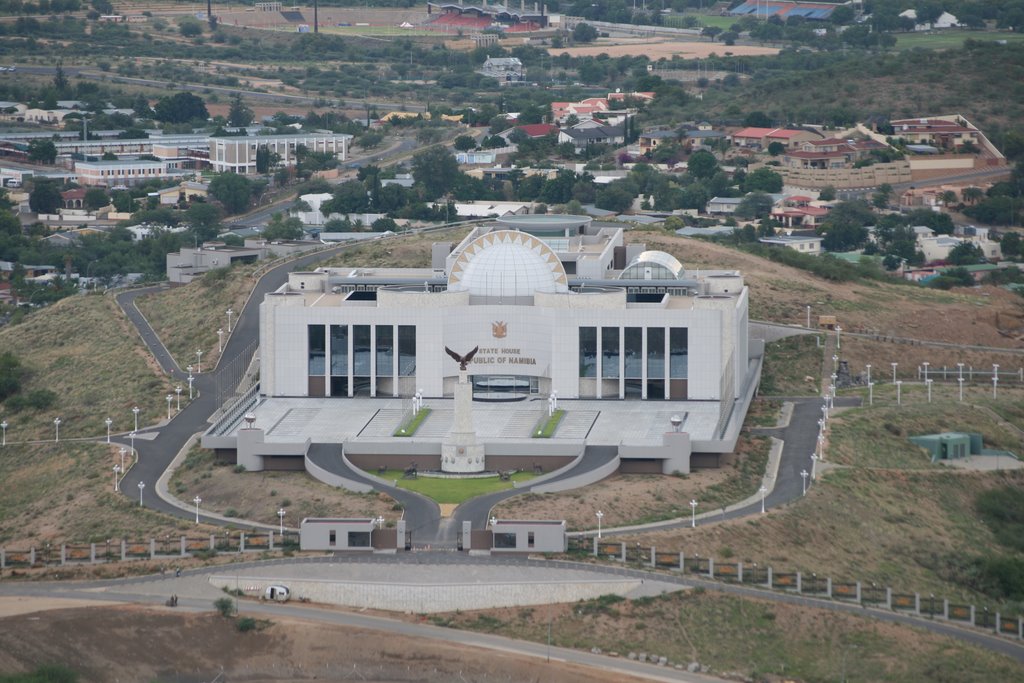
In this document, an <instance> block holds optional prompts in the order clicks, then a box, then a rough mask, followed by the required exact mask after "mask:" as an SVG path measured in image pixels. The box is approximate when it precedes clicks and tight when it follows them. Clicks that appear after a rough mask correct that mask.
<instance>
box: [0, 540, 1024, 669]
mask: <svg viewBox="0 0 1024 683" xmlns="http://www.w3.org/2000/svg"><path fill="white" fill-rule="evenodd" d="M299 564H301V565H309V564H330V565H332V566H334V565H340V567H339V568H338V571H340V572H341V573H342V574H343V573H344V569H343V567H344V565H345V564H360V565H362V564H370V565H373V566H375V567H379V571H378V572H377V575H378V576H379V577H380V580H381V581H388V580H389V573H388V567H389V566H394V565H396V564H402V565H409V564H413V565H422V566H423V567H424V571H435V572H438V571H440V572H444V571H445V570H444V567H446V566H450V567H452V568H453V569H452V572H451V573H452V574H453V575H455V573H456V572H457V570H456V569H455V567H458V566H467V565H472V566H476V567H482V568H483V567H488V566H490V567H500V568H502V569H503V570H505V571H507V569H508V568H509V567H512V568H515V567H531V568H543V569H546V570H549V571H552V572H558V571H573V572H578V571H580V570H586V571H588V572H593V573H596V574H603V575H607V576H615V577H627V578H639V579H649V580H657V581H660V582H663V583H669V584H675V585H678V586H679V587H680V588H687V587H689V588H697V587H699V588H704V589H706V590H714V591H718V592H723V593H728V594H730V595H736V596H739V597H743V598H753V599H760V600H769V601H773V602H779V603H784V604H789V605H796V606H799V607H810V608H816V609H824V610H828V611H831V612H836V613H843V614H848V615H854V616H864V617H870V618H873V619H879V620H881V621H887V622H891V623H896V624H902V625H906V626H912V627H916V628H921V629H924V630H927V631H930V632H932V633H935V634H939V635H944V636H949V637H952V638H955V639H957V640H960V641H963V642H966V643H969V644H972V645H977V646H979V647H983V648H985V649H987V650H990V651H993V652H997V653H999V654H1002V655H1006V656H1008V657H1011V658H1012V659H1014V660H1015V661H1018V662H1021V663H1022V664H1024V645H1022V644H1021V643H1020V642H1019V641H1014V640H1010V639H1009V638H1003V637H999V636H996V635H995V634H990V633H986V632H983V631H979V630H974V629H969V628H963V627H960V626H958V625H956V624H953V623H950V622H947V621H944V620H942V619H928V618H922V617H917V616H914V615H911V614H906V613H902V612H894V611H890V610H885V609H882V608H874V607H865V606H861V605H857V604H853V603H847V602H842V601H836V600H827V599H823V598H816V597H810V596H806V595H800V594H797V593H791V592H783V591H772V590H767V589H765V588H759V587H755V586H751V585H749V584H733V583H724V582H718V581H711V580H708V579H705V578H701V577H699V576H696V575H684V574H679V573H668V572H653V571H651V570H648V569H641V568H636V567H627V566H625V565H621V564H616V565H608V564H589V563H580V562H572V561H567V560H538V559H530V558H526V557H510V556H494V557H483V556H469V555H465V554H462V553H426V552H414V553H401V554H398V555H375V554H336V555H331V556H325V557H315V558H301V559H295V558H289V559H281V560H271V561H265V562H247V563H239V564H234V565H227V566H216V567H201V568H198V569H194V570H187V571H185V572H183V573H182V576H181V578H174V577H173V576H172V575H170V574H168V575H167V576H166V577H160V576H155V575H154V576H143V577H130V578H124V579H112V580H106V581H86V582H76V583H69V582H5V583H3V584H0V595H11V596H39V597H47V598H74V599H87V600H100V601H115V602H132V603H144V604H145V603H149V604H160V603H162V602H163V600H164V598H165V597H166V596H167V595H170V594H172V593H173V594H176V595H178V596H179V597H180V598H181V601H180V602H179V606H180V607H185V608H189V609H193V610H197V611H198V610H209V609H210V596H211V593H210V591H209V586H208V584H207V582H206V581H205V578H206V577H208V576H209V575H212V574H225V573H231V572H232V571H245V570H247V569H259V570H260V572H261V573H263V574H274V573H275V571H278V570H281V569H282V568H285V567H287V566H290V565H299ZM278 573H281V572H279V571H278ZM261 610H267V611H266V612H265V613H266V614H271V615H272V614H278V615H281V614H290V615H294V616H301V617H302V618H310V619H314V620H319V621H324V622H325V623H339V624H343V625H355V626H359V627H363V628H372V629H375V630H383V631H388V632H392V633H402V634H405V635H417V636H422V637H427V638H440V639H448V638H452V639H454V640H453V641H452V642H465V643H466V644H477V645H482V646H484V647H499V648H500V647H507V648H509V649H511V650H513V651H519V652H523V653H524V654H538V652H539V655H538V656H543V654H544V653H543V652H540V651H541V650H544V651H546V647H544V646H542V645H536V644H531V643H523V642H519V641H513V640H509V639H497V640H488V638H490V637H488V636H481V637H482V638H484V640H482V641H476V640H475V639H476V637H477V636H476V635H475V634H469V633H465V632H461V631H456V630H449V629H443V630H439V629H433V628H430V627H427V628H426V629H418V630H414V631H410V630H407V629H408V628H409V627H410V625H409V624H407V623H405V622H399V621H395V620H391V619H386V618H380V617H365V616H364V615H360V614H350V613H345V612H339V611H326V610H322V609H316V608H311V607H301V606H298V605H260V604H259V603H255V602H245V603H243V606H242V611H243V612H246V613H253V612H259V613H261V614H263V613H264V612H262V611H261ZM286 610H296V611H294V612H292V611H286ZM335 619H339V620H340V621H334V620H335ZM349 620H352V621H349ZM463 638H469V639H470V640H463ZM555 652H556V650H554V649H553V650H552V653H553V654H554V653H555ZM558 653H559V654H558V657H560V658H565V660H566V661H575V662H579V663H583V664H586V665H588V666H599V667H601V668H609V667H616V666H620V665H623V664H628V665H629V666H630V667H632V666H633V664H634V663H632V662H629V660H625V661H622V660H610V659H608V658H605V657H602V656H596V655H590V654H589V653H583V652H576V651H571V650H558ZM577 657H578V659H577ZM636 664H637V667H638V668H629V669H622V670H623V671H627V672H629V673H637V672H652V671H653V672H656V675H663V676H676V675H677V674H680V675H682V674H681V672H674V671H671V670H666V669H661V668H659V669H654V668H653V667H651V666H644V665H640V664H638V663H636ZM667 680H708V678H707V677H703V678H701V677H698V678H685V677H684V678H678V677H676V678H669V679H667Z"/></svg>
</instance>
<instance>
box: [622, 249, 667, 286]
mask: <svg viewBox="0 0 1024 683" xmlns="http://www.w3.org/2000/svg"><path fill="white" fill-rule="evenodd" d="M682 276H683V264H682V263H680V262H679V259H677V258H676V257H675V256H673V255H672V254H667V253H665V252H664V251H644V252H640V253H639V254H637V256H636V258H634V259H633V260H632V261H630V262H629V265H628V266H626V267H625V269H624V270H623V271H622V273H620V274H619V279H620V280H644V279H654V280H678V279H679V278H681V277H682Z"/></svg>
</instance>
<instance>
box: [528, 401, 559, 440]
mask: <svg viewBox="0 0 1024 683" xmlns="http://www.w3.org/2000/svg"><path fill="white" fill-rule="evenodd" d="M563 417H565V411H564V410H562V409H561V408H559V409H558V410H556V411H555V412H553V413H552V414H551V417H549V418H547V419H544V420H541V421H540V422H538V423H537V426H536V427H535V428H534V430H533V434H531V436H532V437H533V438H534V439H550V438H551V437H552V436H554V434H555V430H557V429H558V425H559V423H560V422H561V421H562V418H563Z"/></svg>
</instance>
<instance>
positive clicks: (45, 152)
mask: <svg viewBox="0 0 1024 683" xmlns="http://www.w3.org/2000/svg"><path fill="white" fill-rule="evenodd" d="M28 159H29V161H36V162H38V163H40V164H52V163H53V162H55V161H56V160H57V145H55V144H53V140H43V139H40V138H37V139H35V140H31V141H29V143H28Z"/></svg>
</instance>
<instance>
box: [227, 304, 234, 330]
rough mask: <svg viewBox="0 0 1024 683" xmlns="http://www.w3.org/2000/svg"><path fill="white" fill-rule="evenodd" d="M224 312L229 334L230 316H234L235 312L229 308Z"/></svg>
mask: <svg viewBox="0 0 1024 683" xmlns="http://www.w3.org/2000/svg"><path fill="white" fill-rule="evenodd" d="M225 312H226V313H227V314H228V334H231V316H232V315H234V313H235V312H234V311H232V310H231V309H230V308H229V309H228V310H227V311H225Z"/></svg>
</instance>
